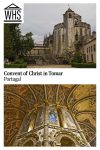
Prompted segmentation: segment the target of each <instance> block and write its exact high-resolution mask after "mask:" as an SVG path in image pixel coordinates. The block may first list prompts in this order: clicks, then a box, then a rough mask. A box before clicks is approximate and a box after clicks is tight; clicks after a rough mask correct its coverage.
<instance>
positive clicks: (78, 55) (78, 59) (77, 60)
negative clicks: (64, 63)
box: [72, 52, 83, 63]
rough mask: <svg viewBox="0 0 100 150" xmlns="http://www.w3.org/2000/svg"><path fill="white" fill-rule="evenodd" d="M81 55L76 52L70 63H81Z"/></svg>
mask: <svg viewBox="0 0 100 150" xmlns="http://www.w3.org/2000/svg"><path fill="white" fill-rule="evenodd" d="M82 61H83V60H82V55H81V53H80V52H76V53H75V54H74V57H73V60H72V62H76V63H82Z"/></svg>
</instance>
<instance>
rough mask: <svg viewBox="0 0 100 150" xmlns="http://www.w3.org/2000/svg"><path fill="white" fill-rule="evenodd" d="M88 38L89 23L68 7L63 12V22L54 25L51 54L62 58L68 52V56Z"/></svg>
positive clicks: (78, 48)
mask: <svg viewBox="0 0 100 150" xmlns="http://www.w3.org/2000/svg"><path fill="white" fill-rule="evenodd" d="M90 38H91V25H90V24H88V23H86V22H82V17H81V16H80V15H78V14H76V13H75V12H74V11H73V10H71V9H70V8H69V9H68V10H67V11H66V12H65V13H64V14H63V22H62V23H59V24H56V25H55V26H54V30H53V34H52V41H53V42H52V49H53V50H52V55H53V56H55V58H57V57H60V58H61V57H63V58H64V57H65V56H67V55H69V54H70V55H69V57H70V56H71V54H72V55H73V54H74V53H75V52H76V51H80V50H81V49H82V47H83V46H84V45H85V44H86V43H87V41H88V40H89V39H90ZM48 39H49V36H48ZM48 41H49V40H48ZM48 46H49V44H48ZM49 48H51V47H49ZM89 57H90V56H89ZM70 59H71V57H70Z"/></svg>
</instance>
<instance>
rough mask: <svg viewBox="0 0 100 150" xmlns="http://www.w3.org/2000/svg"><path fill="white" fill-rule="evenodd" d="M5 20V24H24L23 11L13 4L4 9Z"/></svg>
mask: <svg viewBox="0 0 100 150" xmlns="http://www.w3.org/2000/svg"><path fill="white" fill-rule="evenodd" d="M4 12H5V19H4V22H10V23H11V22H14V23H19V22H22V9H21V8H20V7H18V6H17V5H15V4H13V3H12V4H11V5H9V6H7V7H6V8H4Z"/></svg>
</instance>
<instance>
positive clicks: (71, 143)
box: [60, 136, 75, 146]
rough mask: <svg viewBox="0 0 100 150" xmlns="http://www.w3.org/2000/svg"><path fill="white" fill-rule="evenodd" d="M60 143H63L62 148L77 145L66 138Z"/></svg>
mask: <svg viewBox="0 0 100 150" xmlns="http://www.w3.org/2000/svg"><path fill="white" fill-rule="evenodd" d="M60 143H61V146H75V143H74V142H73V141H72V140H71V139H70V138H68V137H66V136H64V137H62V138H61V140H60Z"/></svg>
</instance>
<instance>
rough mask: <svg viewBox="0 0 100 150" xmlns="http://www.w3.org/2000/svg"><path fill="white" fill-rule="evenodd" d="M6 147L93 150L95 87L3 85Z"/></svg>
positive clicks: (94, 143)
mask: <svg viewBox="0 0 100 150" xmlns="http://www.w3.org/2000/svg"><path fill="white" fill-rule="evenodd" d="M4 142H5V143H4V145H5V146H80V147H81V146H82V147H84V146H95V145H96V86H95V85H85V84H84V85H74V84H71V85H69V84H68V85H5V86H4Z"/></svg>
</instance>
